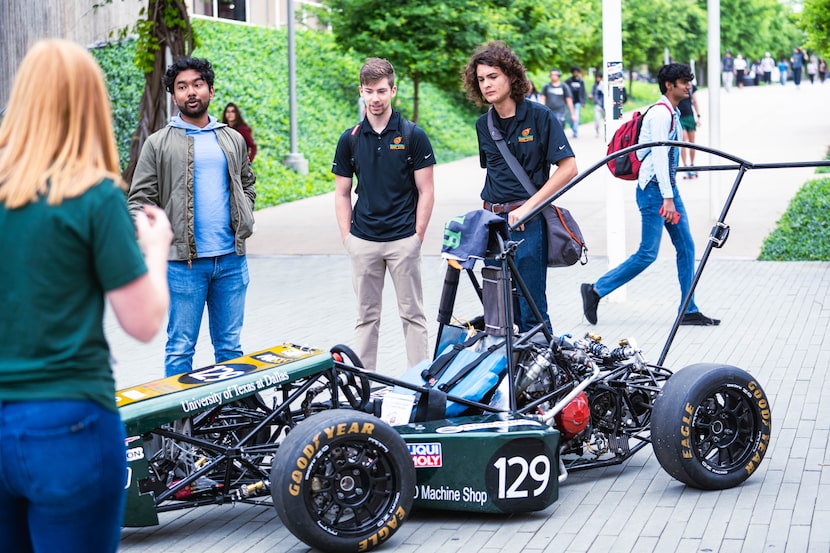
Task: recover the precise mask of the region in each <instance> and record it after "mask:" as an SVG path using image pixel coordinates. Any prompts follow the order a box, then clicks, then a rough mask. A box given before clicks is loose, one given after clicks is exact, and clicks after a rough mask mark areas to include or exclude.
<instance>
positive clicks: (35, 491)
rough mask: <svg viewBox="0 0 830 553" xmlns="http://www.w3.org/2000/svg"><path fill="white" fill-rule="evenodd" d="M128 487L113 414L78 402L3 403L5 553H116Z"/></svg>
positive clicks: (0, 485)
mask: <svg viewBox="0 0 830 553" xmlns="http://www.w3.org/2000/svg"><path fill="white" fill-rule="evenodd" d="M126 481H127V456H126V450H125V447H124V426H123V424H122V423H121V418H120V417H119V416H118V413H116V412H115V411H110V410H108V409H105V408H104V407H103V406H101V405H99V404H97V403H95V402H93V401H81V400H74V401H70V400H53V401H22V402H0V551H9V552H12V551H13V552H15V553H28V552H34V551H38V552H52V551H61V552H62V553H99V552H100V553H103V552H114V551H116V550H117V549H118V541H119V539H120V535H121V521H122V518H123V515H124V499H125V484H126Z"/></svg>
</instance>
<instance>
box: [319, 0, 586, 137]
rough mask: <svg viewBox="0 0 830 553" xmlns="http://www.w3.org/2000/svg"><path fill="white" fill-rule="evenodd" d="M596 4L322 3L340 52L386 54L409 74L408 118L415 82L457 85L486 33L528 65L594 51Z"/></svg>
mask: <svg viewBox="0 0 830 553" xmlns="http://www.w3.org/2000/svg"><path fill="white" fill-rule="evenodd" d="M595 4H598V0H575V1H573V2H570V3H563V4H560V5H558V6H557V7H556V9H551V8H550V6H548V5H545V4H544V3H540V2H538V0H421V1H419V2H393V3H389V2H382V1H381V0H328V2H327V5H328V6H329V7H330V8H331V11H330V12H329V14H328V18H329V23H330V25H331V28H332V32H333V33H334V36H335V40H336V41H337V43H338V44H339V45H340V46H341V48H343V50H344V51H346V52H351V53H353V54H355V55H357V56H360V57H362V58H366V57H372V56H377V57H384V58H387V59H388V60H389V61H391V62H392V64H393V65H394V66H395V67H396V69H397V70H398V72H399V73H401V74H404V75H406V76H408V78H409V79H410V80H411V81H412V84H413V88H414V101H413V104H414V105H413V108H412V119H413V120H415V121H417V119H418V87H419V85H420V83H421V82H429V83H432V84H434V85H436V86H437V87H439V88H440V89H442V90H445V91H448V92H450V91H455V92H457V91H458V90H459V89H460V83H461V79H460V74H461V71H462V70H463V68H464V66H465V65H466V63H467V60H468V59H469V57H470V55H471V54H472V53H473V51H474V50H475V48H476V47H477V46H479V45H480V44H483V43H485V42H487V41H488V40H504V41H506V42H507V43H508V44H509V45H510V46H511V47H512V48H513V49H514V50H515V51H516V53H517V54H518V55H519V57H520V59H521V60H522V62H523V63H524V64H525V65H526V66H527V67H528V68H529V69H531V70H533V69H538V68H541V67H550V65H551V64H554V63H585V60H586V55H587V56H593V57H596V54H597V52H599V51H601V42H602V41H601V38H598V37H597V36H596V33H595V28H593V27H592V26H591V20H592V19H593V17H594V16H593V15H592V14H593V13H594V11H593V10H592V6H593V5H595ZM586 53H587V54H586Z"/></svg>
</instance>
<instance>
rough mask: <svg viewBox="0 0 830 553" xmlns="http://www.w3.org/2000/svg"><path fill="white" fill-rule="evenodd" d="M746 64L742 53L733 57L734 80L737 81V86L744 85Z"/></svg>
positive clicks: (741, 86)
mask: <svg viewBox="0 0 830 553" xmlns="http://www.w3.org/2000/svg"><path fill="white" fill-rule="evenodd" d="M746 69H747V64H746V60H745V59H744V56H743V54H738V57H737V58H735V80H736V81H738V88H743V87H744V78H745V77H746Z"/></svg>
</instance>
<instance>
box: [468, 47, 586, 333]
mask: <svg viewBox="0 0 830 553" xmlns="http://www.w3.org/2000/svg"><path fill="white" fill-rule="evenodd" d="M463 78H464V88H465V89H466V90H467V97H468V98H470V99H471V100H472V101H474V102H476V103H477V104H478V105H484V104H490V105H491V106H492V109H493V110H495V115H496V117H494V123H495V125H496V127H498V128H499V129H500V130H501V132H502V136H504V140H505V142H506V143H507V149H508V150H509V151H510V153H512V154H513V155H514V156H515V157H516V159H517V160H518V161H519V163H520V164H521V166H522V168H523V169H524V170H525V172H526V173H527V174H528V176H529V177H530V181H531V182H532V183H533V185H534V186H536V188H538V192H536V193H535V194H533V196H530V197H528V196H529V194H528V192H527V190H525V188H524V186H522V184H521V182H520V181H519V179H518V178H517V177H516V175H514V174H513V171H511V170H510V167H509V166H508V165H507V162H506V161H505V159H504V157H502V155H501V152H499V149H498V146H497V145H496V143H495V141H494V140H493V139H492V138H491V136H490V132H489V131H488V129H487V114H486V113H485V114H484V115H482V116H481V117H479V118H478V121H477V122H476V133H477V134H478V150H479V156H480V158H481V166H482V167H484V168H486V169H487V175H486V177H485V179H484V189H483V190H482V191H481V198H482V199H483V200H484V209H488V210H490V211H492V212H493V213H496V214H499V215H501V216H502V217H503V218H505V219H507V222H508V224H510V225H511V226H512V225H514V224H515V223H516V222H517V221H518V220H519V219H521V218H522V217H524V216H525V215H526V214H527V213H528V212H530V211H532V210H533V209H534V208H535V207H536V206H538V205H539V204H541V203H542V202H543V201H544V200H545V199H547V198H549V197H550V196H551V195H553V193H554V192H556V191H557V190H559V189H560V188H562V187H563V186H565V185H566V184H567V183H568V181H570V180H571V179H572V178H573V177H574V176H576V173H577V168H576V159H575V158H574V154H573V151H572V150H571V146H570V144H568V139H567V138H566V137H565V131H564V130H563V128H562V125H561V124H560V123H559V120H558V119H557V116H556V115H555V114H554V113H553V112H552V111H551V110H550V109H548V108H547V107H545V106H543V105H542V104H538V103H536V102H530V101H525V95H526V94H527V92H528V91H529V90H530V81H528V79H527V76H526V70H525V67H524V66H523V65H522V63H521V62H520V61H519V59H518V58H517V57H516V55H515V54H514V53H513V52H512V51H511V50H510V48H508V47H507V45H506V44H504V43H503V42H491V43H489V44H487V45H485V46H483V47H480V48H479V49H478V50H476V52H475V53H474V54H473V57H472V58H471V59H470V61H469V63H468V64H467V67H466V69H465V70H464V77H463ZM551 165H556V166H557V168H556V170H555V171H554V172H553V174H551ZM510 234H511V238H512V239H513V240H516V241H517V242H521V245H520V246H519V248H518V250H517V251H516V264H517V266H518V269H519V273H520V274H521V275H522V278H523V280H524V281H525V284H526V285H527V287H528V289H529V294H530V296H531V297H532V298H533V301H534V302H535V303H536V306H537V307H538V308H539V311H541V313H542V315H543V317H544V322H545V323H546V324H548V325H550V319H549V317H548V313H547V298H546V294H545V291H546V280H547V251H548V242H547V228H546V225H545V219H544V217H542V215H537V216H536V217H534V218H533V219H531V220H530V221H528V222H527V223H526V224H525V225H523V228H519V229H515V230H513V231H511V233H510ZM518 308H519V309H518V313H517V314H516V317H515V320H516V322H517V324H518V325H519V330H520V331H522V332H526V331H528V330H530V328H531V327H533V326H534V325H535V324H536V323H537V321H536V320H535V317H534V316H533V313H532V312H531V311H530V307H529V305H528V304H527V301H526V300H525V299H524V298H519V302H518Z"/></svg>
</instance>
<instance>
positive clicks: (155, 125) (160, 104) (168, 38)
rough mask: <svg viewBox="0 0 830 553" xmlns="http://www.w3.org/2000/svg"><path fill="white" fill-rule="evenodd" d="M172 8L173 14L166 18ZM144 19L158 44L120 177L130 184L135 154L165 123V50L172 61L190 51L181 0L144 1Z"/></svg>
mask: <svg viewBox="0 0 830 553" xmlns="http://www.w3.org/2000/svg"><path fill="white" fill-rule="evenodd" d="M171 11H173V12H175V14H176V17H172V18H171V17H170V15H171V14H170V12H171ZM177 19H179V20H181V21H184V24H183V25H178V26H173V27H170V26H168V25H167V21H175V20H177ZM147 20H148V21H150V22H151V23H152V30H151V33H152V36H153V37H154V38H155V41H154V43H156V44H158V49H156V50H155V55H154V59H153V68H152V70H151V71H150V72H149V73H145V74H144V92H143V93H142V94H141V101H140V102H139V108H138V127H137V128H136V130H135V132H134V133H133V138H132V141H131V142H130V162H129V164H128V165H127V168H126V169H124V172H123V173H122V175H121V176H122V178H123V179H124V180H125V181H126V182H127V184H130V183H131V182H132V180H133V174H134V173H135V166H136V164H137V163H138V156H139V154H140V153H141V148H142V147H143V146H144V141H145V140H147V137H149V136H150V135H151V134H153V133H154V132H156V131H157V130H159V129H160V128H162V127H163V126H164V125H166V124H167V91H166V90H165V89H164V84H163V83H162V77H163V76H164V72H165V71H166V70H167V52H168V51H169V52H170V55H171V58H172V59H173V60H174V61H175V60H177V59H179V58H182V57H185V56H188V55H190V53H191V52H192V51H193V47H194V40H193V27H192V26H191V24H190V18H189V17H188V15H187V6H186V4H185V2H184V0H148V3H147Z"/></svg>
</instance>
